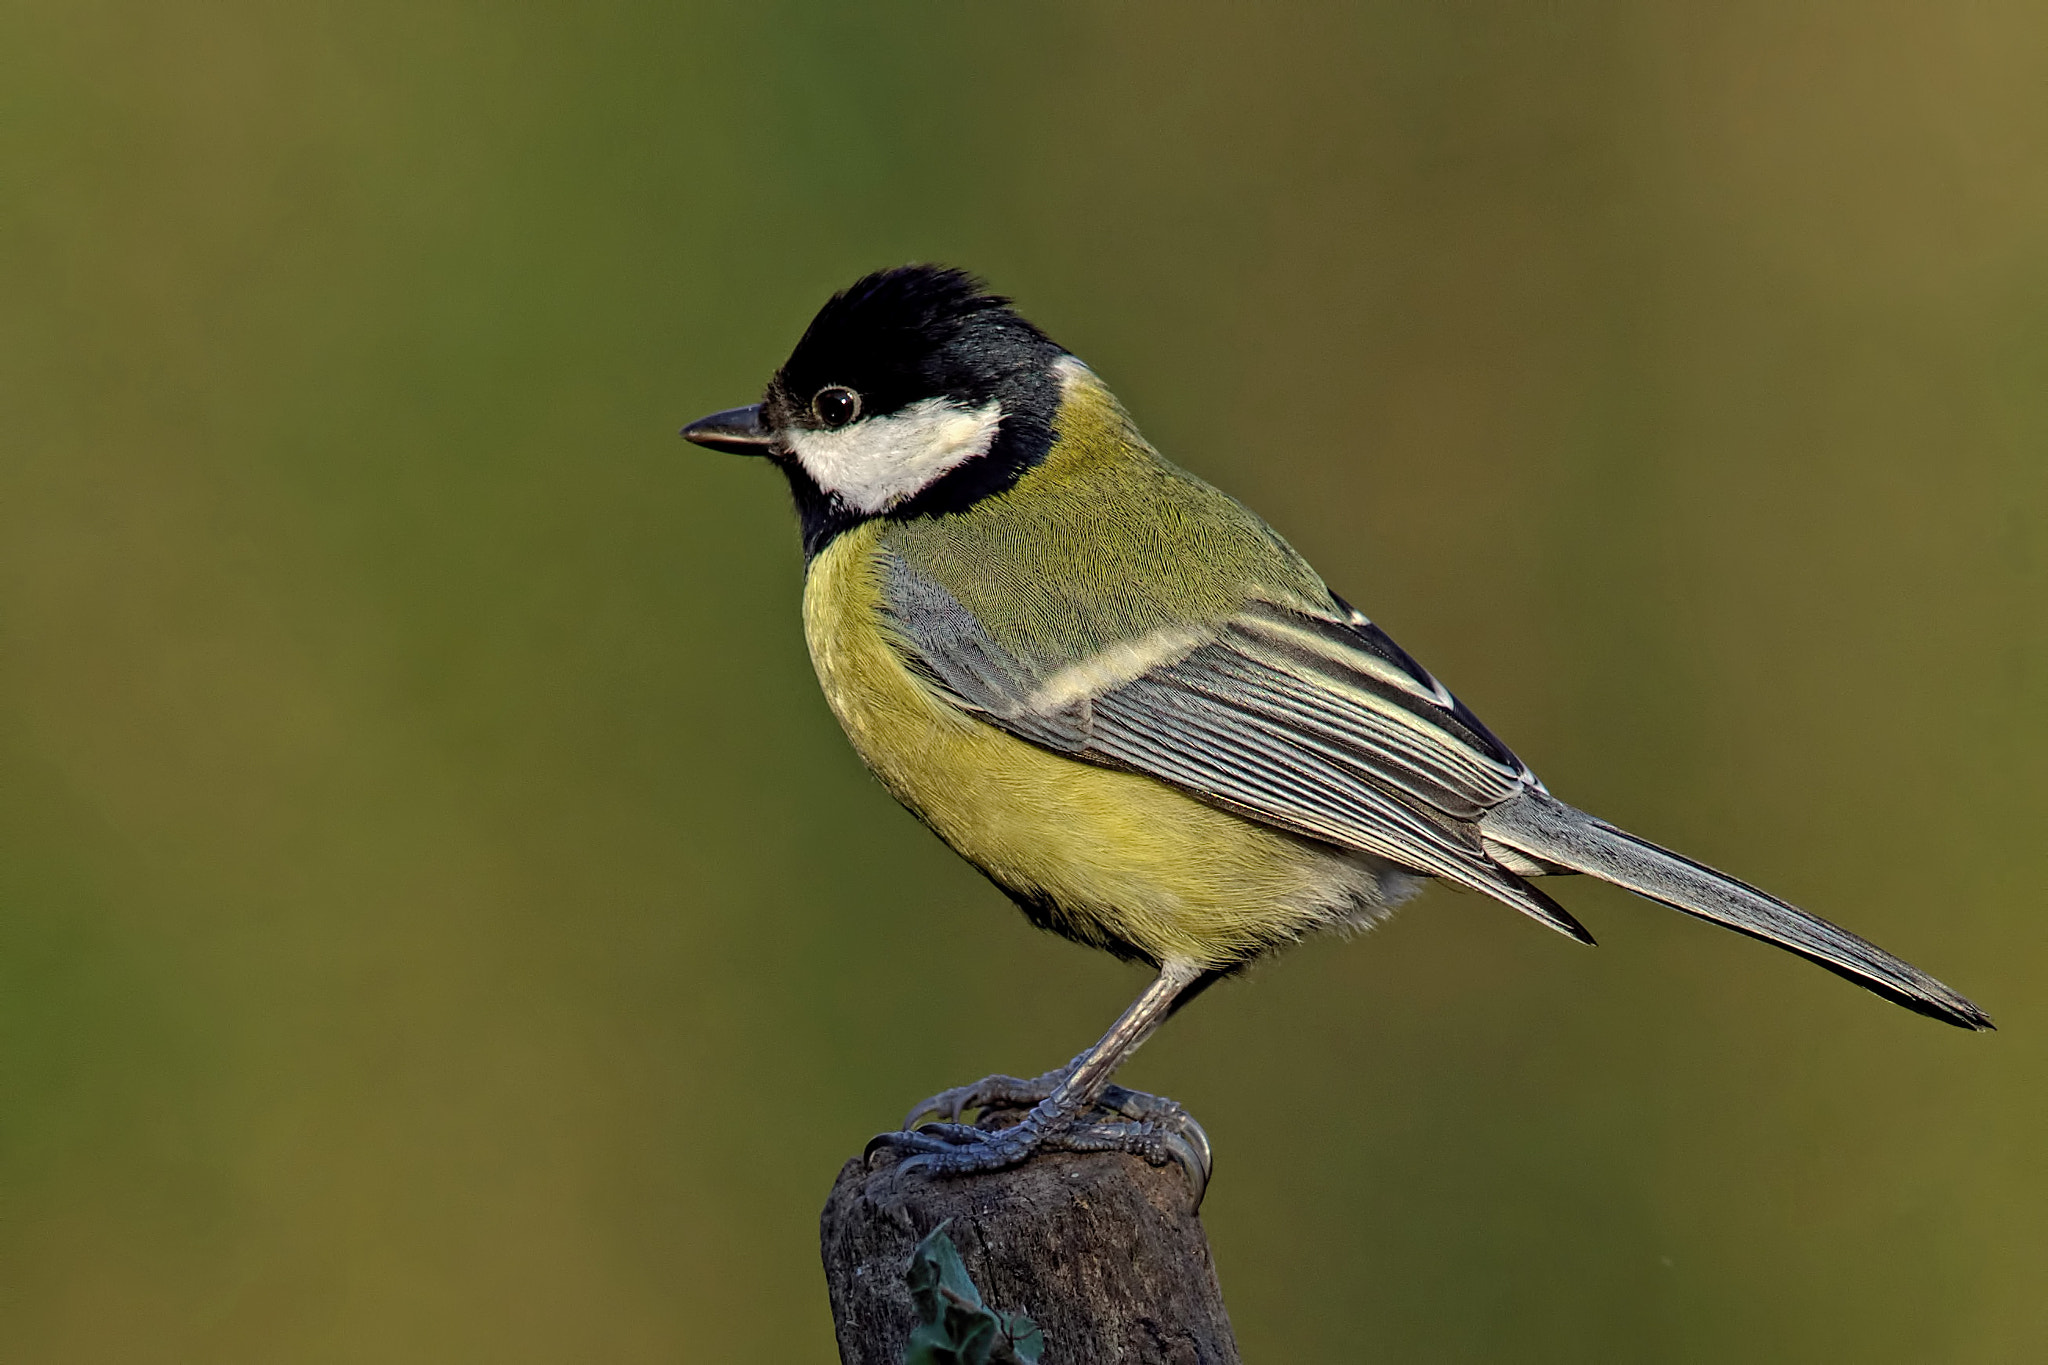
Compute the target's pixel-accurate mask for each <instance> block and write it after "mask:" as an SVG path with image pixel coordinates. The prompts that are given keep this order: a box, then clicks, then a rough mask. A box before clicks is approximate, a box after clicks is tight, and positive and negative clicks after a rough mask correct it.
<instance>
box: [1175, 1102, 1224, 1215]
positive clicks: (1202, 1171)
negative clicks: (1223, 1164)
mask: <svg viewBox="0 0 2048 1365" xmlns="http://www.w3.org/2000/svg"><path fill="white" fill-rule="evenodd" d="M1166 1150H1167V1151H1168V1152H1169V1153H1170V1154H1171V1155H1172V1157H1173V1159H1174V1161H1175V1162H1176V1163H1177V1164H1178V1165H1179V1166H1180V1168H1181V1171H1182V1173H1183V1174H1185V1175H1186V1176H1187V1178H1188V1184H1189V1185H1190V1186H1191V1187H1193V1192H1194V1196H1195V1202H1194V1208H1195V1209H1196V1210H1197V1211H1200V1209H1201V1207H1202V1200H1203V1199H1204V1198H1206V1197H1207V1196H1208V1193H1209V1177H1210V1176H1211V1175H1212V1174H1214V1172H1215V1169H1216V1163H1215V1156H1214V1154H1213V1153H1212V1152H1211V1151H1210V1149H1209V1135H1208V1134H1207V1133H1205V1132H1203V1131H1202V1125H1201V1124H1199V1123H1196V1122H1195V1121H1194V1120H1193V1119H1192V1118H1190V1119H1188V1120H1187V1126H1186V1127H1184V1128H1182V1129H1181V1130H1180V1131H1179V1132H1177V1133H1169V1134H1168V1135H1167V1138H1166Z"/></svg>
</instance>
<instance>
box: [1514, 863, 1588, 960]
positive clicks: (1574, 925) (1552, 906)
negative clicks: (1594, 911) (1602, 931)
mask: <svg viewBox="0 0 2048 1365" xmlns="http://www.w3.org/2000/svg"><path fill="white" fill-rule="evenodd" d="M1511 880H1512V882H1513V887H1514V895H1513V897H1512V898H1510V897H1509V896H1506V895H1502V893H1501V892H1499V891H1495V892H1494V893H1493V894H1494V895H1496V896H1500V898H1501V899H1502V900H1505V901H1507V902H1508V904H1510V905H1512V906H1514V907H1515V909H1517V910H1519V911H1521V912H1522V913H1523V914H1525V915H1527V916H1528V917H1529V918H1530V919H1533V920H1535V921H1536V922H1537V923H1538V924H1540V925H1542V926H1543V927H1544V928H1546V929H1555V930H1557V932H1558V933H1560V934H1563V935H1564V936H1565V937H1566V938H1569V939H1576V940H1577V941H1578V942H1580V943H1583V944H1585V945H1586V946H1587V947H1595V946H1597V945H1596V944H1595V943H1594V941H1593V935H1592V934H1591V933H1589V932H1587V930H1586V926H1585V925H1583V924H1581V923H1579V922H1578V921H1577V920H1576V919H1574V918H1572V912H1571V911H1569V910H1567V909H1565V908H1564V907H1563V906H1562V905H1559V904H1558V903H1557V902H1556V901H1554V900H1552V899H1551V898H1550V897H1549V896H1547V895H1545V894H1544V893H1543V892H1541V891H1539V890H1537V889H1536V888H1535V887H1533V886H1531V885H1529V883H1527V882H1525V881H1523V880H1522V879H1521V878H1520V877H1512V878H1511Z"/></svg>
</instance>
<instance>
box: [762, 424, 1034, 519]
mask: <svg viewBox="0 0 2048 1365" xmlns="http://www.w3.org/2000/svg"><path fill="white" fill-rule="evenodd" d="M1002 420H1003V405H1002V404H1001V403H999V402H996V401H995V400H993V399H991V400H990V401H989V403H988V404H987V405H986V406H984V407H980V408H963V407H961V406H960V405H959V404H958V403H954V402H951V401H949V400H947V399H944V398H926V399H924V400H922V401H921V402H916V403H912V404H911V405H910V406H909V407H907V408H905V409H903V411H901V412H892V413H890V414H888V415H887V416H884V417H867V418H863V419H861V420H860V421H858V422H854V423H852V424H851V425H849V426H845V427H841V428H840V429H839V430H838V431H804V430H796V431H790V432H787V433H785V434H784V436H783V439H784V440H785V441H787V442H789V448H790V449H791V450H792V451H794V452H795V454H796V458H797V462H798V463H799V464H801V465H802V466H803V467H804V472H805V473H807V474H809V475H810V476H811V477H812V478H813V479H815V480H817V484H818V487H820V488H822V489H824V490H825V491H826V492H828V493H837V494H838V495H839V496H840V498H841V499H843V500H844V501H845V502H846V504H847V505H848V506H849V507H852V508H853V509H854V510H856V511H860V512H870V513H873V512H882V511H886V510H888V509H889V508H891V507H893V506H895V505H896V504H897V503H899V502H902V501H903V500H904V499H905V498H909V497H912V496H914V495H915V494H917V493H919V492H921V491H923V490H924V489H926V488H928V487H930V486H931V485H932V484H933V483H935V482H937V481H938V479H939V477H940V476H941V475H943V474H944V473H946V471H948V470H950V469H955V468H958V467H959V466H960V465H963V464H965V463H966V462H967V461H969V460H972V459H976V458H978V457H980V456H983V455H986V454H988V448H989V447H990V446H991V445H993V444H994V443H995V439H996V427H997V426H998V425H999V424H1000V423H1001V422H1002Z"/></svg>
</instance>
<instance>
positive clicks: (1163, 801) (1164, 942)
mask: <svg viewBox="0 0 2048 1365" xmlns="http://www.w3.org/2000/svg"><path fill="white" fill-rule="evenodd" d="M876 532H877V526H876V524H873V523H871V524H869V525H867V526H863V527H860V528H857V529H855V530H852V531H849V532H847V533H845V534H844V535H841V536H840V537H839V538H838V539H837V540H835V541H833V543H832V544H830V545H829V546H827V547H826V548H825V550H824V551H823V552H822V553H820V554H819V555H818V557H817V558H816V559H815V560H813V561H812V563H811V566H810V571H809V575H808V578H807V581H806V583H805V589H804V633H805V636H806V638H807V639H808V641H809V643H810V649H811V660H812V662H813V663H814V664H815V665H816V667H817V670H818V681H819V683H820V684H821V685H822V686H823V687H824V690H825V698H826V700H827V701H828V702H829V703H830V704H831V706H832V710H833V712H834V713H835V714H836V715H837V716H838V717H839V722H840V724H841V725H843V726H844V727H845V729H846V733H847V736H848V738H850V739H851V740H852V741H853V746H854V748H855V749H856V750H857V751H858V752H859V753H860V756H861V758H862V759H863V760H865V761H866V763H867V765H868V767H869V768H871V769H873V770H874V773H875V775H876V776H877V777H879V778H880V779H881V780H882V782H883V784H884V785H885V786H887V787H888V789H889V790H890V792H891V793H892V794H894V795H895V797H896V799H897V800H899V801H901V802H902V803H903V804H904V805H905V806H907V807H909V809H910V810H911V811H912V812H913V813H915V814H916V815H917V816H918V818H919V819H921V820H923V821H924V822H925V823H926V824H927V825H929V826H930V827H931V828H932V830H933V831H934V832H936V833H937V834H938V836H939V837H940V838H942V839H944V840H945V841H946V842H947V843H948V844H949V845H951V846H952V848H953V849H954V850H955V851H956V852H958V853H959V854H960V855H961V856H962V857H964V858H966V859H967V860H968V861H970V862H972V863H973V864H975V865H976V866H977V867H979V868H981V870H982V871H984V872H985V873H987V874H988V875H989V876H990V877H991V878H992V879H994V880H995V882H996V883H997V884H998V885H1000V886H1002V887H1004V888H1005V889H1006V890H1008V891H1010V892H1011V893H1012V894H1013V895H1016V896H1018V897H1020V898H1022V899H1024V900H1027V901H1030V902H1033V903H1034V906H1035V908H1036V910H1037V911H1038V913H1040V914H1042V915H1043V917H1044V918H1045V920H1046V922H1047V924H1048V927H1050V928H1052V929H1054V930H1056V931H1057V932H1059V933H1062V934H1065V935H1066V936H1068V937H1069V938H1073V939H1077V940H1079V941H1081V942H1084V943H1089V944H1093V945H1096V946H1099V947H1106V948H1111V949H1112V950H1116V951H1122V952H1125V953H1135V954H1136V955H1138V956H1142V957H1144V958H1146V959H1149V960H1151V961H1153V962H1163V961H1166V960H1168V959H1172V960H1177V961H1184V962H1192V963H1195V964H1198V965H1200V966H1203V967H1218V968H1220V967H1226V966H1229V965H1232V964H1234V963H1238V962H1242V961H1244V960H1246V959H1247V958H1250V957H1252V956H1254V955H1256V954H1257V953H1259V952H1261V951H1263V950H1264V949H1266V948H1269V947H1272V946H1274V945H1276V944H1278V943H1284V942H1288V941H1291V940H1293V939H1296V938H1298V937H1300V936H1301V935H1302V934H1303V933H1306V932H1308V931H1310V930H1313V929H1317V928H1322V927H1327V926H1330V925H1332V924H1333V923H1350V924H1354V925H1355V924H1361V923H1367V922H1370V920H1371V919H1372V918H1374V917H1376V916H1377V915H1378V914H1381V913H1384V910H1385V909H1386V908H1387V902H1388V899H1389V898H1388V897H1387V896H1385V895H1384V893H1383V892H1382V888H1381V883H1382V876H1381V874H1382V872H1383V871H1384V869H1383V868H1382V867H1380V866H1379V865H1377V864H1375V863H1374V862H1373V861H1372V860H1370V859H1367V858H1364V857H1361V856H1356V855H1352V854H1349V853H1345V852H1342V851H1340V850H1337V849H1334V848H1331V847H1329V846H1327V845H1323V844H1317V843H1314V842H1312V841H1309V840H1306V839H1300V838H1297V837H1295V836H1293V835H1291V834H1287V833H1285V832H1282V831H1279V830H1273V829H1269V828H1266V827H1265V826H1262V825H1256V824H1253V823H1251V822H1250V821H1247V820H1243V819H1240V818H1238V817H1237V816H1234V815H1230V814H1228V813H1226V812H1223V811H1220V810H1217V809H1215V808H1213V807H1210V806H1207V805H1204V804H1202V803H1201V802H1199V801H1197V800H1195V799H1193V798H1192V797H1189V796H1187V795H1185V794H1183V793H1181V792H1180V791H1177V790H1176V789H1174V788H1172V787H1169V786H1167V785H1166V784H1164V783H1162V782H1158V781H1156V780H1154V779H1152V778H1149V777H1144V776H1141V775H1138V774H1134V773H1126V772H1119V771H1116V770H1113V769H1108V768H1100V767H1096V766H1094V765H1091V764H1087V763H1082V762H1080V761H1078V760H1075V759H1071V758H1066V757H1063V756H1061V755H1058V754H1055V753H1052V752H1050V751H1048V750H1045V749H1041V748H1039V747H1037V746H1036V745H1033V744H1030V743H1027V742H1026V741H1024V740H1021V739H1018V738H1017V737H1015V736H1014V735H1011V734H1009V733H1007V732H1006V731H1003V730H999V729H997V728H995V727H994V726H992V725H988V724H986V723H984V722H982V721H980V720H977V719H975V718H974V717H973V716H971V715H968V714H965V713H963V712H961V711H960V710H958V709H957V708H955V707H954V706H952V705H950V704H949V703H947V702H946V701H944V700H943V699H942V698H940V697H939V696H937V695H936V694H935V693H934V692H933V691H932V690H931V688H930V687H928V686H927V685H926V684H925V683H924V682H923V681H922V680H921V679H919V678H918V677H917V676H916V675H915V674H913V673H911V672H910V671H909V670H908V669H907V668H905V667H904V665H903V664H902V662H901V661H900V659H899V658H898V656H897V654H896V653H895V651H894V649H893V648H892V647H891V644H890V641H889V639H888V638H887V636H886V635H885V634H884V626H883V624H882V620H881V617H880V615H879V607H880V605H881V591H882V588H881V585H882V576H881V572H880V563H879V560H878V558H877V556H876V550H875V542H876ZM1399 885H1400V889H1403V890H1405V884H1399Z"/></svg>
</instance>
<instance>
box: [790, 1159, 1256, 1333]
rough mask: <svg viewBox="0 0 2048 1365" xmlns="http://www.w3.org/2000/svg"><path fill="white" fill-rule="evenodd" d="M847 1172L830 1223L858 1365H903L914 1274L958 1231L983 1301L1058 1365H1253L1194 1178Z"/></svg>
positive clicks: (1069, 1168)
mask: <svg viewBox="0 0 2048 1365" xmlns="http://www.w3.org/2000/svg"><path fill="white" fill-rule="evenodd" d="M901 1160H902V1158H901V1157H900V1156H899V1155H898V1154H896V1153H893V1152H888V1151H878V1152H876V1153H875V1154H874V1156H873V1157H871V1158H869V1159H867V1160H866V1161H862V1160H860V1159H855V1160H853V1161H849V1162H847V1163H846V1166H845V1168H844V1169H843V1170H841V1171H840V1172H839V1179H838V1181H837V1183H835V1184H834V1185H833V1187H832V1195H831V1198H830V1199H828V1200H827V1201H826V1203H825V1212H824V1216H823V1218H822V1219H821V1232H822V1234H823V1243H824V1254H825V1279H826V1282H827V1285H828V1286H829V1288H830V1290H831V1295H832V1321H833V1325H834V1326H835V1327H836V1328H837V1330H838V1333H839V1357H840V1359H841V1361H842V1362H844V1365H900V1362H901V1361H902V1359H903V1351H904V1346H905V1343H906V1342H907V1341H908V1340H909V1338H910V1333H911V1329H912V1327H913V1326H914V1325H915V1323H916V1314H915V1311H914V1310H913V1309H912V1306H911V1301H910V1292H909V1289H908V1288H907V1287H906V1286H905V1284H904V1279H903V1272H904V1268H905V1266H906V1265H907V1264H908V1262H909V1260H910V1254H911V1251H912V1249H913V1248H914V1247H915V1246H916V1245H917V1243H918V1242H919V1240H921V1239H922V1238H923V1237H924V1236H925V1234H927V1233H929V1232H930V1231H931V1230H932V1229H933V1228H935V1227H937V1226H938V1225H939V1224H940V1223H942V1222H945V1221H946V1220H947V1219H951V1220H952V1225H951V1227H949V1228H948V1229H947V1235H948V1236H949V1237H950V1238H951V1239H952V1241H953V1244H954V1245H955V1246H956V1247H957V1248H958V1249H959V1251H960V1257H961V1259H962V1261H963V1262H965V1264H966V1267H967V1272H968V1274H969V1276H970V1277H972V1279H973V1280H974V1283H975V1285H976V1286H977V1287H978V1288H979V1289H980V1291H981V1296H982V1298H983V1300H984V1301H985V1302H986V1303H987V1304H988V1305H989V1306H990V1307H991V1308H994V1309H999V1310H1001V1311H1003V1312H1007V1313H1016V1312H1023V1313H1027V1314H1029V1315H1030V1316H1031V1318H1032V1320H1033V1321H1035V1322H1036V1323H1037V1324H1038V1327H1039V1329H1040V1330H1041V1331H1042V1332H1043V1333H1044V1335H1045V1355H1044V1358H1043V1359H1044V1365H1110V1362H1116V1363H1117V1365H1238V1355H1237V1342H1236V1340H1235V1338H1233V1337H1232V1335H1231V1331H1230V1318H1229V1315H1228V1314H1226V1313H1225V1312H1224V1310H1223V1293H1222V1291H1221V1290H1220V1289H1219V1288H1218V1287H1217V1284H1216V1269H1215V1265H1214V1264H1213V1262H1211V1260H1210V1258H1209V1239H1208V1237H1207V1236H1206V1235H1205V1234H1204V1233H1203V1231H1202V1222H1201V1219H1200V1218H1199V1217H1197V1216H1196V1213H1195V1210H1194V1208H1193V1207H1192V1200H1191V1197H1190V1195H1189V1191H1188V1183H1187V1179H1186V1177H1185V1176H1184V1175H1183V1174H1182V1173H1181V1171H1180V1169H1179V1168H1178V1167H1176V1166H1166V1167H1163V1168H1162V1167H1154V1166H1149V1165H1147V1164H1146V1163H1145V1162H1143V1161H1141V1160H1139V1159H1138V1158H1137V1157H1133V1156H1125V1155H1123V1154H1121V1153H1092V1154H1087V1155H1076V1154H1072V1153H1047V1154H1043V1155H1040V1156H1038V1157H1035V1158H1033V1159H1032V1160H1031V1161H1028V1162H1026V1163H1025V1164H1024V1165H1022V1166H1020V1167H1018V1168H1016V1169H1015V1170H1009V1171H997V1172H992V1173H990V1174H987V1175H976V1176H948V1177H942V1178H933V1177H930V1176H927V1175H923V1174H920V1173H916V1172H913V1173H910V1174H907V1175H905V1174H900V1173H899V1172H898V1170H897V1167H898V1165H899V1164H900V1162H901Z"/></svg>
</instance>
